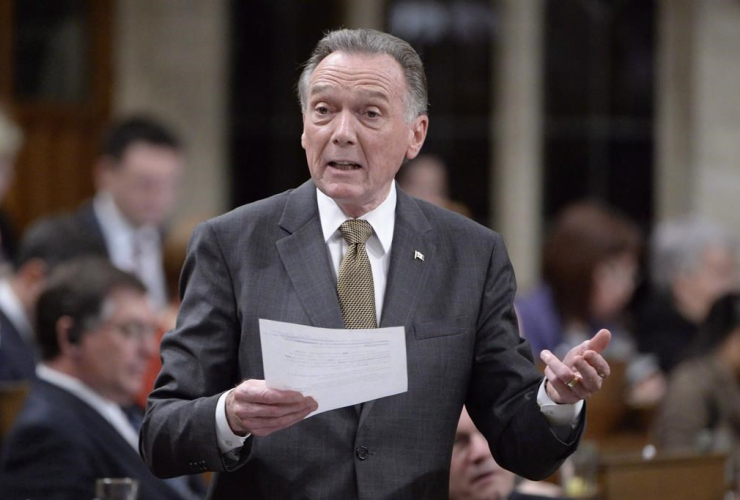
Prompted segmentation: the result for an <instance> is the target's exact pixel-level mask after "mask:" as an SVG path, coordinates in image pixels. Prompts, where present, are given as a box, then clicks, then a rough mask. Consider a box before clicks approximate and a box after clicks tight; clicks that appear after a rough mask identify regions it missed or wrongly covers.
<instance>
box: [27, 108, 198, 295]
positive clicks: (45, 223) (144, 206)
mask: <svg viewBox="0 0 740 500" xmlns="http://www.w3.org/2000/svg"><path fill="white" fill-rule="evenodd" d="M182 170H183V156H182V151H181V146H180V142H179V140H178V139H177V137H176V136H175V134H174V133H173V132H172V131H170V130H169V129H168V128H166V127H165V126H164V125H162V124H160V123H158V122H157V121H155V120H152V119H150V118H146V117H129V118H125V119H122V120H121V121H118V122H116V123H114V124H113V125H112V126H111V128H110V130H109V131H108V133H107V135H106V136H105V139H104V141H103V148H102V152H101V156H100V158H99V160H98V162H97V164H96V166H95V185H96V189H97V192H96V195H95V197H94V198H93V199H92V200H91V201H90V202H88V203H85V204H84V205H82V207H81V208H80V209H79V210H78V211H76V212H74V213H71V214H65V215H62V216H56V217H51V218H47V219H43V220H41V221H40V222H38V223H37V224H35V225H34V226H33V227H31V228H30V229H29V230H28V232H27V234H26V235H24V244H27V245H29V246H30V247H31V248H33V247H39V248H43V249H48V250H46V251H48V252H51V253H53V254H54V255H57V256H58V257H60V258H61V260H66V259H68V258H70V257H78V256H82V255H100V256H105V257H107V258H109V259H110V261H111V262H112V263H113V264H114V265H115V266H116V267H118V268H120V269H123V270H125V271H129V272H132V273H134V274H136V275H137V276H138V277H139V278H140V279H141V280H142V281H143V282H144V284H145V285H146V286H147V289H148V290H149V293H150V295H151V297H152V299H153V301H154V303H155V304H156V305H157V306H164V305H165V304H166V303H167V298H168V295H167V290H166V284H165V277H164V268H163V264H162V231H163V225H164V223H165V222H166V220H167V218H168V216H169V215H170V212H171V211H172V209H173V208H174V204H175V201H176V195H177V192H178V187H179V184H180V178H181V176H182Z"/></svg>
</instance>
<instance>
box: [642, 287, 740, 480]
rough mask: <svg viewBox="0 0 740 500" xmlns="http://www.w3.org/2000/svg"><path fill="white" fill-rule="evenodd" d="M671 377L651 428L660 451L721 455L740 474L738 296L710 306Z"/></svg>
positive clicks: (739, 313)
mask: <svg viewBox="0 0 740 500" xmlns="http://www.w3.org/2000/svg"><path fill="white" fill-rule="evenodd" d="M686 352H687V357H686V358H684V360H683V361H682V362H680V363H679V364H678V365H677V366H676V368H674V370H673V371H672V372H671V376H670V379H669V384H668V391H667V392H666V396H665V398H664V400H663V404H662V405H661V408H660V410H659V412H658V414H657V416H656V419H655V421H654V427H653V432H652V435H653V438H654V443H655V444H656V445H657V446H658V447H659V448H662V449H682V448H683V449H687V448H688V449H694V450H699V451H709V450H713V451H725V452H728V453H730V455H731V457H733V459H734V464H735V468H736V469H740V294H738V293H731V294H727V295H724V296H723V297H721V298H720V299H719V300H717V301H716V302H715V303H714V306H712V308H711V310H710V311H709V315H708V317H707V320H706V322H705V323H704V325H703V326H702V328H701V329H700V330H699V334H698V335H697V337H696V339H695V340H694V342H693V343H692V344H690V348H689V349H688V350H687V351H686Z"/></svg>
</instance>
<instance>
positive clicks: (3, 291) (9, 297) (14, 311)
mask: <svg viewBox="0 0 740 500" xmlns="http://www.w3.org/2000/svg"><path fill="white" fill-rule="evenodd" d="M0 309H2V311H3V313H5V316H6V317H7V318H8V321H10V322H11V323H12V324H13V326H14V327H15V329H16V330H18V333H19V334H20V336H21V338H22V339H23V341H24V342H25V343H26V344H28V345H29V346H31V347H33V348H35V345H36V339H35V338H34V336H33V328H32V327H31V322H30V321H28V316H26V311H24V310H23V304H21V301H20V299H19V298H18V296H17V295H16V294H15V292H14V291H13V288H12V287H11V286H10V282H9V281H8V280H7V279H4V280H2V281H0ZM0 342H2V332H0Z"/></svg>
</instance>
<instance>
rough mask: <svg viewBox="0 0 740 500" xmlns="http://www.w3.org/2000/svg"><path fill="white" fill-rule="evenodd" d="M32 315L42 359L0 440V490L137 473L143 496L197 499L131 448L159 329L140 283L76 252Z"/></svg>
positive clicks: (86, 493)
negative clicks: (137, 398)
mask: <svg viewBox="0 0 740 500" xmlns="http://www.w3.org/2000/svg"><path fill="white" fill-rule="evenodd" d="M36 317H37V330H36V331H37V336H38V342H39V346H40V350H41V357H42V362H41V363H40V364H39V366H38V368H37V375H38V380H36V381H35V382H34V385H33V388H32V389H31V391H30V393H29V395H28V397H27V399H26V402H25V405H24V407H23V409H22V410H21V413H20V414H19V415H18V417H17V419H16V421H15V423H14V425H13V427H12V428H11V430H10V432H9V433H8V435H7V436H6V439H5V440H4V441H3V450H2V456H0V491H2V495H3V498H4V499H8V500H22V499H26V498H39V499H41V498H53V499H68V500H79V499H88V498H93V497H94V486H95V480H96V479H98V478H104V477H114V478H115V477H130V478H133V479H136V480H138V481H139V492H140V493H139V498H143V499H155V498H156V499H171V500H185V499H195V498H202V495H201V493H202V492H198V491H197V488H196V489H195V490H194V489H193V488H191V486H190V485H189V482H188V480H187V479H184V478H177V479H175V480H173V481H169V482H166V481H163V480H161V479H157V478H155V477H154V476H153V475H152V474H151V473H150V472H149V470H148V469H147V467H146V466H145V465H144V462H143V461H142V460H141V458H140V457H139V454H138V452H137V449H138V426H139V425H140V422H141V418H142V412H141V411H140V410H139V412H138V413H136V412H135V408H132V407H131V404H132V403H133V400H134V397H135V395H136V394H137V392H138V391H139V390H140V388H141V383H142V378H143V375H144V371H145V368H146V363H147V361H148V359H149V356H151V354H152V353H153V352H154V350H155V349H156V338H155V335H156V330H157V328H156V322H155V316H154V312H153V310H152V308H151V306H150V304H149V301H148V299H147V295H146V287H145V286H144V284H143V283H141V281H140V280H139V279H138V278H136V277H135V276H133V275H132V274H129V273H126V272H124V271H121V270H119V269H117V268H115V267H113V266H112V265H111V264H110V263H109V262H107V261H106V260H105V259H103V258H100V257H87V258H83V259H77V260H75V261H71V262H68V263H65V264H62V265H60V266H59V267H58V268H57V269H56V270H55V271H54V272H53V274H52V275H51V276H50V278H49V281H48V284H47V286H46V288H45V289H44V291H43V292H42V293H41V296H40V297H39V300H38V304H37V311H36Z"/></svg>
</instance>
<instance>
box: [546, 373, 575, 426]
mask: <svg viewBox="0 0 740 500" xmlns="http://www.w3.org/2000/svg"><path fill="white" fill-rule="evenodd" d="M545 382H547V379H543V380H542V384H540V390H539V391H538V392H537V404H538V405H540V411H542V413H543V414H544V415H545V418H546V419H547V421H548V422H550V425H553V426H558V427H562V426H566V425H570V426H573V425H575V424H576V423H578V417H580V415H581V410H582V409H583V400H580V401H578V402H577V403H573V404H558V403H556V402H555V401H553V400H552V399H550V396H548V395H547V390H546V389H545Z"/></svg>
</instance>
